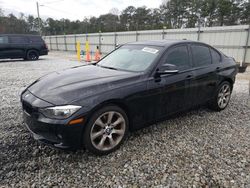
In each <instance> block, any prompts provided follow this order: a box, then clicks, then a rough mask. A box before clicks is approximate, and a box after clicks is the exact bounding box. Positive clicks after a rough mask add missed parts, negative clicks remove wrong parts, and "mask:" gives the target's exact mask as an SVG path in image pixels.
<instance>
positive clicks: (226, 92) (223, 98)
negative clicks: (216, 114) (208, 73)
mask: <svg viewBox="0 0 250 188" xmlns="http://www.w3.org/2000/svg"><path fill="white" fill-rule="evenodd" d="M231 93H232V86H231V84H230V83H229V82H227V81H225V82H222V83H221V84H220V86H219V87H218V89H217V92H216V95H215V97H214V98H213V99H212V100H211V101H210V103H209V107H210V108H211V109H212V110H216V111H221V110H224V109H225V108H226V107H227V105H228V103H229V101H230V98H231Z"/></svg>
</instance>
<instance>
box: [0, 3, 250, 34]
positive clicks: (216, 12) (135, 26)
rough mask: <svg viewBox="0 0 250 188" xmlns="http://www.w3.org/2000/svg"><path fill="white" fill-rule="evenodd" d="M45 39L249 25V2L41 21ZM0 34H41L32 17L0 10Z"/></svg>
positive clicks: (169, 6) (113, 11) (132, 9)
mask: <svg viewBox="0 0 250 188" xmlns="http://www.w3.org/2000/svg"><path fill="white" fill-rule="evenodd" d="M40 23H41V31H42V34H43V35H61V34H80V33H96V32H116V31H135V30H151V29H163V28H166V29H170V28H193V27H198V26H205V27H212V26H224V25H238V24H249V23H250V2H249V0H163V2H162V4H161V5H160V6H159V8H153V9H152V8H147V7H145V6H143V7H138V8H135V7H133V6H129V7H127V8H125V9H124V10H122V11H121V12H119V10H118V9H115V8H114V9H111V10H110V12H109V13H107V14H104V15H100V16H99V17H90V18H84V19H82V20H76V21H71V20H69V19H60V20H55V19H53V18H48V19H46V20H42V19H40ZM0 33H33V34H36V33H39V19H38V18H37V17H34V16H32V15H28V16H25V15H24V14H23V13H20V16H19V17H16V16H15V15H13V14H9V15H5V14H4V11H3V9H1V7H0Z"/></svg>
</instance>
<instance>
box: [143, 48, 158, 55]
mask: <svg viewBox="0 0 250 188" xmlns="http://www.w3.org/2000/svg"><path fill="white" fill-rule="evenodd" d="M142 51H144V52H148V53H151V54H156V53H157V52H159V50H157V49H154V48H149V47H145V48H143V49H142Z"/></svg>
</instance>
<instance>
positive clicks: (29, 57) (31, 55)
mask: <svg viewBox="0 0 250 188" xmlns="http://www.w3.org/2000/svg"><path fill="white" fill-rule="evenodd" d="M25 59H26V60H29V61H36V60H38V59H39V54H38V52H37V51H36V50H29V51H28V52H27V55H26V57H25Z"/></svg>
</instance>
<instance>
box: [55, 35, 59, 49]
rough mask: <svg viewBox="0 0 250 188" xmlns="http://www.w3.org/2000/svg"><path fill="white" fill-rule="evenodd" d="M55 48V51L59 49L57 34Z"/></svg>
mask: <svg viewBox="0 0 250 188" xmlns="http://www.w3.org/2000/svg"><path fill="white" fill-rule="evenodd" d="M56 49H57V51H59V48H58V40H57V36H56Z"/></svg>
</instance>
